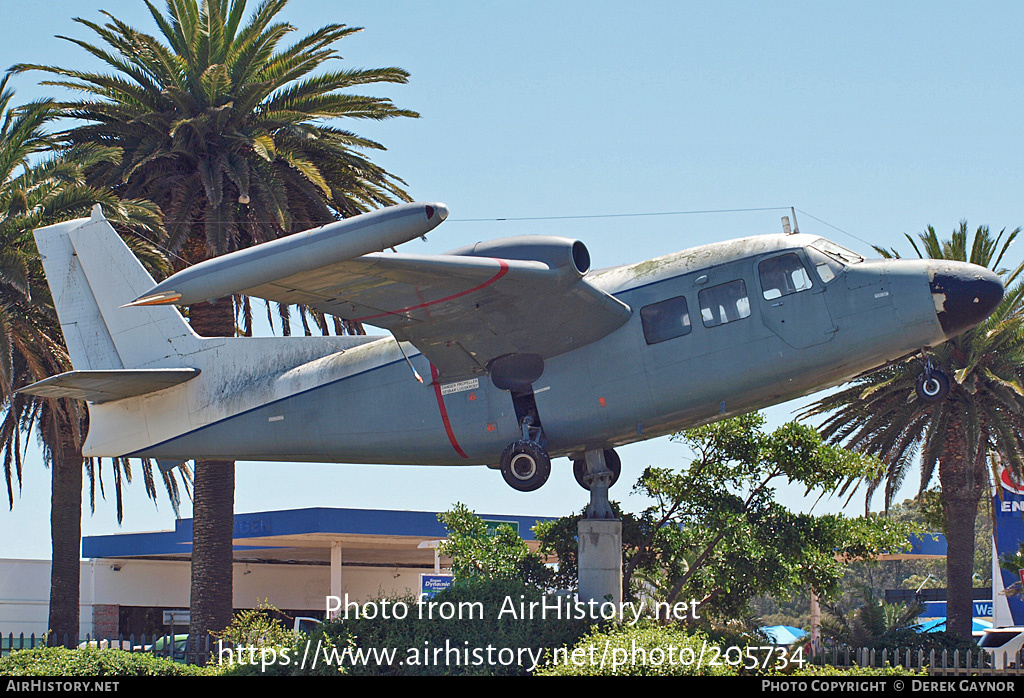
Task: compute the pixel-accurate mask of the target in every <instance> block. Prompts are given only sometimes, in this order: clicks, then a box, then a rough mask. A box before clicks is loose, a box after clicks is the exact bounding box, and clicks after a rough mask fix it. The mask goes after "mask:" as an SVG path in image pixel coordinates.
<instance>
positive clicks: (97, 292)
mask: <svg viewBox="0 0 1024 698" xmlns="http://www.w3.org/2000/svg"><path fill="white" fill-rule="evenodd" d="M35 238H36V245H37V246H38V248H39V253H40V255H41V256H42V260H43V268H44V269H45V271H46V279H47V282H48V284H49V286H50V292H51V294H52V296H53V302H54V306H55V307H56V309H57V316H58V318H59V319H60V325H61V330H62V331H63V332H64V339H65V341H66V343H67V347H68V352H69V353H70V355H71V362H72V364H73V366H74V368H75V369H76V370H85V369H90V370H101V369H121V368H157V367H163V366H176V365H179V364H180V361H179V360H178V356H179V355H180V354H183V353H187V352H189V351H191V350H194V348H195V345H196V344H197V343H198V342H199V338H198V337H196V335H195V334H194V333H193V332H192V330H191V328H190V327H189V326H188V323H186V322H185V319H184V318H183V317H182V316H181V313H179V312H178V310H177V309H176V308H174V307H173V306H153V307H145V308H122V307H121V306H122V305H124V304H125V303H130V302H131V301H133V300H134V299H135V298H138V297H139V295H141V294H142V293H145V292H146V291H148V290H149V289H151V288H153V286H154V285H155V284H156V282H155V281H154V280H153V277H151V276H150V275H149V273H148V272H147V271H146V270H145V268H144V267H143V266H142V264H141V263H140V262H139V260H138V259H137V258H136V257H135V255H134V254H133V253H132V251H131V250H130V249H128V246H127V245H125V244H124V242H123V241H122V240H121V238H120V236H118V234H117V232H116V231H115V230H114V229H113V227H111V225H110V223H109V222H107V220H106V219H105V218H104V217H103V214H102V213H101V212H100V208H99V206H98V205H97V206H96V207H95V208H93V213H92V216H91V217H89V218H79V219H76V220H72V221H66V222H64V223H58V224H56V225H52V226H48V227H46V228H40V229H38V230H36V231H35Z"/></svg>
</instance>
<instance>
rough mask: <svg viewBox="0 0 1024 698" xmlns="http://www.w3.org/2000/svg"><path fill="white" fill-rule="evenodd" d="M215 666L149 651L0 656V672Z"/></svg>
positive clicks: (152, 672)
mask: <svg viewBox="0 0 1024 698" xmlns="http://www.w3.org/2000/svg"><path fill="white" fill-rule="evenodd" d="M215 673H217V670H216V667H207V668H201V667H194V666H188V665H185V664H178V663H176V662H172V661H171V660H169V659H164V658H162V657H155V656H153V655H151V654H149V653H148V652H127V651H125V650H112V649H105V650H101V649H93V648H88V649H67V648H66V647H38V648H36V649H31V650H20V651H17V652H12V653H11V654H10V655H8V656H7V657H3V658H0V676H203V675H210V674H215Z"/></svg>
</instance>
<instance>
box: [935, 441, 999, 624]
mask: <svg viewBox="0 0 1024 698" xmlns="http://www.w3.org/2000/svg"><path fill="white" fill-rule="evenodd" d="M981 443H982V444H984V443H987V440H986V439H982V440H981ZM945 453H946V454H948V455H947V456H945V457H944V458H943V459H942V460H941V461H940V463H939V482H940V484H941V485H942V505H943V513H944V514H945V517H946V631H947V632H952V633H956V634H957V635H958V636H960V637H961V638H963V639H965V640H970V639H971V630H972V628H973V617H974V525H975V521H976V520H977V516H978V502H979V501H980V500H981V496H982V494H983V493H984V491H985V485H986V483H987V482H988V480H987V478H986V469H985V452H984V448H983V447H981V448H979V449H978V452H977V453H976V454H974V457H973V458H968V457H967V454H966V448H965V445H964V443H963V433H962V430H961V429H960V426H959V424H953V425H952V427H951V429H950V431H949V436H948V437H947V440H946V445H945Z"/></svg>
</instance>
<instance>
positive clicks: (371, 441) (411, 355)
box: [23, 203, 1003, 491]
mask: <svg viewBox="0 0 1024 698" xmlns="http://www.w3.org/2000/svg"><path fill="white" fill-rule="evenodd" d="M447 215H448V210H447V208H445V206H443V205H442V204H421V203H417V204H406V205H401V206H394V207H391V208H386V209H382V210H379V211H374V212H372V213H367V214H364V215H361V216H357V217H354V218H349V219H346V220H343V221H339V222H336V223H331V224H329V225H325V226H323V227H321V228H317V229H314V230H309V231H306V232H303V233H297V234H295V235H290V236H288V237H285V238H281V239H279V240H276V241H273V242H268V243H264V244H262V245H257V246H255V247H252V248H249V249H246V250H241V251H238V252H234V253H231V254H228V255H224V256H222V257H217V258H215V259H212V260H208V261H206V262H203V263H201V264H197V265H195V266H193V267H190V268H188V269H185V270H184V271H181V272H179V273H177V274H174V275H173V276H171V277H170V278H168V279H167V280H165V281H163V282H161V283H159V284H157V283H155V282H154V281H153V279H152V278H151V277H150V276H149V274H148V273H147V272H146V271H145V270H144V269H143V267H142V265H141V264H140V263H139V262H138V260H137V259H136V258H135V257H134V256H133V255H132V253H131V252H130V251H129V249H128V248H127V247H126V246H125V245H124V243H123V242H122V241H121V239H120V237H119V236H118V235H117V234H116V232H115V231H114V230H113V228H111V226H110V224H109V223H107V221H106V220H105V219H104V218H103V216H102V215H101V213H100V212H99V209H98V207H97V208H96V209H94V211H93V215H92V217H91V218H88V219H79V220H74V221H68V222H66V223H60V224H57V225H54V226H50V227H47V228H42V229H40V230H37V231H36V241H37V243H38V246H39V251H40V253H41V254H42V255H43V264H44V266H45V270H46V277H47V279H48V281H49V284H50V289H51V291H52V295H53V299H54V302H55V304H56V308H57V312H58V315H59V317H60V323H61V327H62V329H63V331H64V336H65V339H66V340H67V346H68V350H69V352H70V354H71V360H72V363H73V366H74V368H75V370H74V371H71V372H69V373H65V374H62V375H60V376H55V377H53V378H49V379H47V380H44V381H41V382H39V383H36V384H34V385H32V386H29V387H27V388H24V389H23V390H24V392H28V393H32V394H35V395H43V396H49V397H64V396H67V397H73V398H78V399H81V400H86V401H88V402H90V403H91V404H90V408H89V409H90V429H89V435H88V439H87V441H86V443H85V449H84V453H85V454H86V455H87V456H126V457H129V456H141V457H150V458H156V459H158V460H159V461H160V462H161V464H162V465H164V466H166V467H170V466H172V465H174V464H178V463H180V462H182V461H184V460H186V459H191V458H206V459H229V460H236V459H237V460H270V461H330V462H346V463H394V464H423V465H489V466H491V467H496V468H500V469H501V472H502V475H503V476H504V478H505V481H506V482H508V484H510V485H511V486H512V487H514V488H516V489H517V490H522V491H530V490H535V489H537V488H538V487H540V486H541V485H543V484H544V482H545V481H546V480H547V478H548V475H549V473H550V469H551V465H550V462H551V461H550V459H551V457H556V456H568V457H569V458H570V459H572V460H573V461H574V463H573V465H574V472H575V474H576V478H577V480H578V481H579V482H580V484H581V485H584V486H585V487H586V486H587V484H590V483H592V482H593V475H594V473H595V472H597V473H607V469H610V470H611V471H612V473H613V477H616V476H617V474H618V472H619V469H620V464H619V459H618V457H617V456H615V452H614V451H613V450H611V449H612V448H613V447H614V446H618V445H622V444H628V443H631V442H634V441H640V440H644V439H650V438H653V437H656V436H661V435H663V434H667V433H669V432H673V431H676V430H679V429H683V428H686V427H692V426H695V425H698V424H703V423H707V422H711V421H714V420H717V419H722V418H724V417H728V416H731V415H736V414H740V413H743V412H747V411H749V410H756V409H759V408H763V407H767V406H769V405H773V404H776V403H780V402H783V401H786V400H790V399H792V398H795V397H799V396H802V395H807V394H809V393H811V392H814V391H817V390H820V389H822V388H827V387H829V386H833V385H836V384H839V383H842V382H843V381H846V380H848V379H850V378H852V377H854V376H857V375H859V374H862V373H864V372H865V371H870V370H872V369H875V368H878V367H880V366H883V365H885V364H886V363H887V362H890V361H894V360H896V359H900V358H902V357H906V356H908V355H911V354H913V353H915V352H921V351H926V350H927V347H930V346H934V345H936V344H938V343H940V342H943V341H945V340H946V339H949V338H950V337H952V336H954V335H956V334H958V333H960V332H963V331H964V330H966V329H968V328H970V327H973V326H975V325H976V324H978V323H979V322H981V321H982V320H984V319H985V318H986V317H987V316H988V315H989V313H990V312H991V311H992V310H993V309H994V308H995V306H996V305H997V304H998V303H999V301H1000V299H1001V298H1002V294H1003V286H1002V284H1001V282H1000V280H999V277H998V276H996V275H995V274H993V273H992V272H990V271H989V270H987V269H984V268H982V267H978V266H974V265H970V264H964V263H956V262H945V261H932V260H912V261H911V260H866V259H864V258H862V257H861V256H860V255H858V254H856V253H854V252H851V251H849V250H846V249H844V248H842V247H840V246H839V245H836V244H834V243H832V242H829V241H828V240H825V239H822V238H819V237H816V236H812V235H802V234H799V233H797V234H787V235H781V234H780V235H762V236H758V237H749V238H743V239H740V240H733V241H730V242H722V243H714V244H710V245H703V246H701V247H696V248H693V249H690V250H685V251H683V252H677V253H675V254H670V255H667V256H665V257H659V258H657V259H652V260H650V261H647V262H641V263H639V264H628V265H625V266H619V267H612V268H608V269H600V270H591V269H590V255H589V253H588V251H587V248H586V246H585V245H584V244H583V243H582V242H580V241H578V240H569V239H565V238H559V237H546V236H536V237H534V236H528V237H512V238H505V239H501V240H494V241H491V242H483V243H478V244H476V245H473V246H470V247H463V248H460V249H457V250H453V251H451V252H449V253H447V254H443V255H414V254H401V253H397V252H384V251H383V250H387V249H388V248H391V247H393V246H395V245H398V244H400V243H403V242H406V241H409V240H412V239H415V238H417V237H420V236H422V235H424V234H425V233H427V232H428V231H430V230H432V229H433V228H435V227H436V226H437V225H439V224H440V223H441V222H442V221H443V220H444V219H445V217H446V216H447ZM231 294H247V295H250V296H255V297H258V298H264V299H267V300H270V301H276V302H279V303H288V304H302V305H305V306H308V307H310V308H314V309H316V310H319V311H322V312H324V313H328V314H331V315H335V316H337V317H340V318H344V319H346V320H351V321H358V322H361V323H366V324H368V325H373V326H377V327H382V328H384V329H386V330H388V331H390V332H391V334H392V335H393V337H391V336H386V335H385V336H383V337H368V336H339V337H281V338H276V337H260V338H247V337H232V338H204V337H199V336H197V335H196V334H195V333H194V332H193V331H192V330H191V328H190V327H189V325H188V323H187V322H186V321H185V320H184V319H183V318H182V316H181V314H180V313H179V312H178V310H177V309H176V308H174V307H172V305H169V304H181V305H189V304H194V303H199V302H203V301H206V300H209V299H214V298H220V297H223V296H228V295H231ZM923 365H924V366H925V367H926V368H925V370H924V373H922V376H921V378H920V380H919V381H918V389H917V395H916V397H911V396H908V398H910V399H918V400H924V401H935V400H940V399H943V398H944V397H945V395H946V392H947V391H948V389H949V379H948V377H947V376H945V375H944V374H943V373H942V372H941V371H939V370H938V369H937V368H934V367H932V364H931V362H929V361H925V362H923ZM601 461H604V464H605V465H606V466H607V469H604V468H602V467H601V465H600V463H601ZM585 483H587V484H585Z"/></svg>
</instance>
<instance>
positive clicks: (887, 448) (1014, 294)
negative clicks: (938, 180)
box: [806, 222, 1024, 638]
mask: <svg viewBox="0 0 1024 698" xmlns="http://www.w3.org/2000/svg"><path fill="white" fill-rule="evenodd" d="M1019 232H1020V228H1018V229H1016V230H1014V231H1012V232H1010V233H1009V234H1007V233H1006V231H1005V230H1003V231H1001V232H1000V233H999V234H998V235H993V234H992V233H991V232H990V231H989V229H988V228H987V227H985V226H982V227H979V228H978V229H977V230H976V231H975V233H974V238H973V241H971V240H969V238H970V233H969V230H968V228H967V223H966V222H962V223H961V224H960V227H959V228H958V229H957V230H955V231H954V232H953V235H952V237H951V238H950V239H949V240H945V241H940V240H939V239H938V236H937V234H936V233H935V230H934V228H932V227H930V226H929V227H928V229H927V230H926V231H925V232H924V233H922V234H921V235H919V240H920V243H921V247H918V245H917V243H915V241H914V239H913V238H911V237H910V236H909V235H908V236H907V239H908V240H909V241H910V244H911V245H912V247H913V249H914V251H915V252H916V253H917V254H918V256H919V257H922V258H931V259H947V260H955V261H961V262H971V263H973V264H977V265H980V266H984V267H988V268H989V269H992V270H993V271H996V272H997V273H999V274H1000V275H1001V276H1002V277H1003V279H1004V283H1005V285H1006V286H1007V289H1008V290H1007V292H1006V294H1005V295H1004V297H1003V300H1002V302H1001V303H1000V305H999V306H998V307H997V308H996V310H995V312H994V313H993V314H992V315H991V316H990V317H989V318H988V319H987V320H986V321H985V322H983V323H982V324H980V325H978V326H977V327H975V328H974V329H971V330H968V331H967V332H964V333H962V334H959V335H957V336H956V337H954V338H953V339H951V340H949V341H947V342H945V343H943V344H941V345H939V346H938V347H936V348H935V349H933V350H931V352H930V359H931V361H932V362H934V364H935V365H937V366H938V367H939V368H941V369H942V370H943V371H944V372H945V373H946V374H947V375H948V376H950V377H951V379H952V380H951V383H952V386H951V390H950V393H949V397H948V398H947V399H946V400H944V401H942V402H940V403H937V404H928V403H925V402H922V401H921V400H918V399H916V397H915V392H914V385H915V382H916V381H917V378H918V376H919V375H920V374H921V372H922V369H923V366H922V361H923V360H922V358H921V357H919V356H915V357H912V358H909V359H906V360H904V361H901V362H898V363H896V364H893V365H892V366H889V367H887V368H885V369H882V370H880V371H877V372H874V373H871V374H869V375H867V376H864V377H862V378H859V379H857V380H856V381H854V382H853V383H852V385H851V386H850V387H848V388H846V389H844V390H840V391H838V392H835V393H833V394H831V395H828V396H826V397H824V398H822V399H821V400H819V401H818V402H816V403H814V404H813V405H812V406H811V407H810V408H809V409H808V410H807V412H806V415H827V418H826V419H825V421H824V423H823V425H822V427H821V430H822V434H823V435H824V436H825V437H826V438H828V439H831V440H832V441H833V442H836V443H844V444H845V445H846V446H848V447H849V448H853V449H856V450H858V451H861V452H863V453H867V454H872V455H875V456H878V457H879V458H880V459H881V460H882V462H883V463H884V464H885V469H884V470H883V471H882V472H880V473H879V474H878V476H877V477H875V478H873V479H871V480H870V487H871V489H872V490H873V489H875V488H877V487H879V486H881V485H883V484H884V486H885V503H886V505H887V506H888V505H889V504H890V503H891V500H892V498H893V496H894V495H895V493H896V492H897V491H898V490H899V488H900V486H901V485H902V483H903V482H904V480H905V479H906V477H907V476H908V475H909V473H910V470H911V468H912V467H913V466H915V465H916V463H917V462H918V460H920V463H921V490H922V491H924V490H925V489H926V488H927V487H928V486H929V483H930V482H931V481H932V477H933V476H934V474H935V469H936V466H937V467H938V475H939V483H940V485H941V489H942V511H943V518H944V520H945V531H944V532H945V535H946V542H947V545H948V549H947V556H946V577H947V582H948V586H947V589H948V592H947V609H948V616H949V624H948V628H949V630H950V631H952V632H955V633H957V634H959V635H960V636H961V637H964V638H969V637H970V634H971V598H972V587H973V583H972V581H971V575H972V571H973V566H974V525H975V518H976V514H977V510H978V502H979V501H980V500H981V498H982V497H984V496H986V495H987V493H988V491H989V489H988V488H989V459H990V457H991V456H992V455H993V454H998V455H1000V456H1002V457H1003V458H1005V459H1006V460H1007V461H1008V462H1009V463H1011V464H1012V465H1013V466H1014V467H1015V468H1016V469H1017V472H1020V468H1021V456H1020V453H1021V452H1022V449H1024V438H1022V427H1024V421H1022V420H1024V418H1022V410H1021V408H1022V407H1024V398H1022V396H1024V388H1022V387H1021V371H1022V369H1024V324H1022V322H1024V320H1022V310H1024V306H1022V303H1021V299H1022V292H1024V289H1022V286H1021V285H1020V283H1018V276H1019V275H1020V272H1021V270H1022V266H1018V267H1016V268H1015V269H1013V270H1012V271H1009V270H1006V269H1003V268H1002V267H1001V265H1002V263H1003V258H1004V256H1005V254H1006V251H1007V249H1008V248H1009V246H1010V244H1011V243H1012V242H1013V240H1014V239H1015V238H1016V237H1017V235H1018V233H1019ZM879 252H880V253H882V254H883V255H884V256H886V257H898V256H899V255H898V253H897V252H896V251H894V250H882V249H879ZM869 496H870V494H869Z"/></svg>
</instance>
